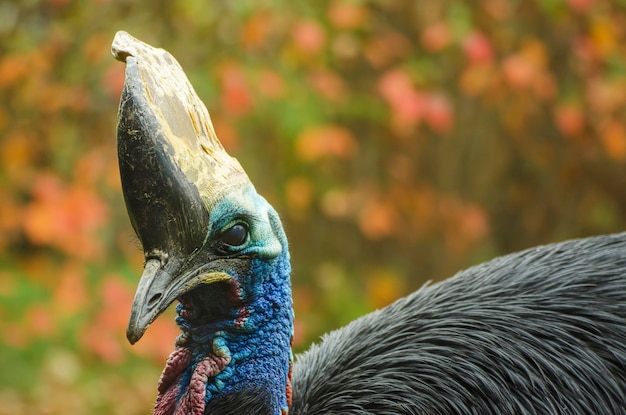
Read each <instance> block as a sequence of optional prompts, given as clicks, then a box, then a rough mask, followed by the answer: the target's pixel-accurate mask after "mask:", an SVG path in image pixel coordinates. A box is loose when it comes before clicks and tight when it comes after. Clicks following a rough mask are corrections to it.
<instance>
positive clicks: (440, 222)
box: [0, 0, 626, 415]
mask: <svg viewBox="0 0 626 415" xmlns="http://www.w3.org/2000/svg"><path fill="white" fill-rule="evenodd" d="M117 30H126V31H128V32H130V33H131V34H132V35H134V36H136V37H138V38H140V39H142V40H144V41H146V42H148V43H151V44H153V45H155V46H160V47H164V48H166V49H168V50H169V51H170V52H171V53H173V54H174V55H175V56H176V57H177V58H178V60H179V61H180V63H181V64H182V66H183V67H184V68H185V70H186V72H187V74H188V76H189V77H190V79H191V81H192V83H193V84H194V85H195V87H196V89H197V91H198V93H199V95H200V96H201V97H202V99H203V100H204V101H205V102H206V104H207V106H208V108H209V110H210V112H211V113H212V116H213V120H214V123H215V127H216V129H217V132H218V135H219V136H220V137H221V139H222V141H223V143H224V145H225V147H226V148H227V149H228V150H229V151H230V152H231V153H232V154H233V155H235V156H237V157H238V158H239V159H240V161H241V163H242V165H243V166H244V168H246V170H247V171H248V174H249V176H250V177H251V178H252V180H253V181H254V182H255V183H256V185H257V188H258V189H259V190H260V192H261V193H262V194H264V195H265V196H266V197H267V198H268V199H269V200H270V202H271V203H272V204H274V206H275V207H276V208H277V209H278V211H279V212H280V213H281V214H282V217H283V218H284V222H285V226H286V230H287V233H288V235H289V237H290V241H291V248H292V255H293V262H294V274H293V281H294V299H295V307H296V316H297V321H296V339H295V347H296V349H297V350H303V349H304V348H306V347H307V345H308V344H310V343H311V342H312V341H315V340H316V339H317V338H318V337H319V335H320V334H321V333H323V332H325V331H327V330H330V329H332V328H335V327H338V326H340V325H342V324H344V323H346V322H347V321H350V320H352V319H353V318H355V317H357V316H359V315H361V314H363V313H365V312H367V311H368V310H372V309H374V308H377V307H381V306H384V305H386V304H388V303H390V302H391V301H393V300H394V299H396V298H398V297H400V296H402V295H405V294H407V293H408V292H410V291H412V290H414V289H416V288H418V287H419V286H420V285H421V284H423V283H424V282H425V281H427V280H434V281H436V280H440V279H443V278H446V277H448V276H450V275H452V274H454V273H455V272H456V271H458V270H460V269H462V268H465V267H467V266H469V265H472V264H476V263H478V262H481V261H484V260H487V259H489V258H492V257H494V256H496V255H500V254H503V253H508V252H512V251H515V250H520V249H523V248H527V247H530V246H533V245H536V244H542V243H548V242H551V241H558V240H563V239H568V238H573V237H582V236H587V235H592V234H599V233H608V232H617V231H620V230H624V229H626V217H625V214H624V212H625V211H626V171H625V170H624V167H625V162H626V117H625V115H626V113H625V108H626V1H624V0H612V1H609V0H526V1H515V0H466V1H462V0H423V1H416V0H377V1H374V0H372V1H357V0H353V1H350V0H331V1H329V0H316V1H308V2H307V1H294V0H237V1H233V0H160V1H152V2H148V1H138V0H117V1H114V0H91V1H78V0H20V1H14V0H8V1H6V0H0V265H1V266H0V368H1V370H0V414H11V415H19V414H67V413H71V414H75V415H80V414H96V415H98V414H125V415H134V414H147V413H149V411H150V408H151V405H152V402H153V399H154V397H155V395H156V381H157V378H158V375H159V373H160V370H161V367H162V365H163V363H164V360H165V358H166V356H167V354H168V353H169V351H170V350H171V349H172V346H173V340H174V338H175V336H176V335H177V329H176V327H175V325H174V323H173V319H172V318H171V317H172V314H171V312H170V314H169V315H168V316H165V318H162V319H160V320H159V321H158V322H157V323H155V324H154V325H153V326H152V327H151V328H150V330H149V331H148V332H147V334H146V336H145V338H144V339H143V340H142V341H141V342H140V343H139V344H138V345H137V346H134V347H130V346H129V345H128V344H127V342H126V340H125V337H124V333H125V326H126V322H127V318H128V312H129V308H130V303H131V299H132V296H133V292H134V287H135V284H136V282H137V281H138V278H139V275H140V272H141V265H142V255H141V250H140V247H139V246H138V245H137V243H136V241H134V239H133V237H132V230H131V228H130V226H129V222H128V219H127V217H126V212H125V208H124V205H123V200H122V196H121V188H120V181H119V176H118V171H117V160H116V144H115V125H116V112H117V105H118V100H119V96H120V92H121V87H122V83H123V76H124V65H123V64H122V63H119V62H116V61H114V60H113V58H112V57H111V55H110V52H109V50H110V44H111V41H112V39H113V36H114V34H115V32H116V31H117Z"/></svg>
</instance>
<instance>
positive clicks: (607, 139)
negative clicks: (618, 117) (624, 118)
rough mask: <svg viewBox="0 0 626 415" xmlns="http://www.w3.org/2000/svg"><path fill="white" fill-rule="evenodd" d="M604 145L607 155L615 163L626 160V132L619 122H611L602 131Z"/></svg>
mask: <svg viewBox="0 0 626 415" xmlns="http://www.w3.org/2000/svg"><path fill="white" fill-rule="evenodd" d="M602 144H603V145H604V151H605V152H606V154H607V155H608V156H609V157H610V158H612V159H613V160H615V161H624V160H626V131H624V125H623V124H622V123H621V122H618V121H610V122H608V123H607V124H606V126H605V127H604V128H603V131H602Z"/></svg>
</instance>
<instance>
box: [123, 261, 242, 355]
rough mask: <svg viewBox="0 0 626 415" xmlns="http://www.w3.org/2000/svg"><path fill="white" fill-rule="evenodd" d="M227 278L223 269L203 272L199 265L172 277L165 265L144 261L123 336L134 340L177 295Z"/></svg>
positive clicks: (131, 342) (133, 342)
mask: <svg viewBox="0 0 626 415" xmlns="http://www.w3.org/2000/svg"><path fill="white" fill-rule="evenodd" d="M230 279H231V277H230V275H228V274H227V273H225V272H220V271H210V272H206V271H204V272H203V271H202V270H201V269H200V270H198V271H196V272H192V273H189V274H187V275H184V276H182V277H181V278H173V276H172V274H171V273H170V272H168V270H167V269H163V268H162V267H161V263H160V261H159V260H156V259H151V260H149V261H147V262H146V265H145V266H144V270H143V274H142V275H141V280H139V285H138V286H137V291H136V292H135V299H134V300H133V305H132V308H131V312H130V320H129V322H128V327H127V328H126V338H127V339H128V341H129V342H130V344H135V343H137V342H138V341H139V339H141V337H143V334H144V333H145V332H146V330H147V328H148V326H149V325H150V324H152V322H153V321H154V320H156V318H157V317H158V316H159V315H160V314H161V313H162V312H163V311H165V310H166V309H167V307H169V305H170V304H172V302H174V300H176V298H178V297H179V296H180V295H182V294H184V293H186V292H188V291H190V290H192V289H194V288H196V287H198V286H200V285H203V284H211V283H215V282H220V281H229V280H230Z"/></svg>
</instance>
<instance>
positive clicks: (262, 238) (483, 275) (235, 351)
mask: <svg viewBox="0 0 626 415" xmlns="http://www.w3.org/2000/svg"><path fill="white" fill-rule="evenodd" d="M113 54H114V55H115V57H116V58H117V59H119V60H123V61H125V62H126V80H125V84H124V91H123V93H122V98H121V103H120V109H119V124H118V151H119V167H120V174H121V180H122V186H123V194H124V199H125V203H126V206H127V210H128V214H129V217H130V220H131V223H132V226H133V228H134V230H135V232H136V233H137V235H138V237H139V239H140V241H141V244H142V246H143V250H144V254H145V266H144V271H143V275H142V277H141V280H140V282H139V286H138V288H137V292H136V295H135V298H134V302H133V305H132V310H131V316H130V321H129V324H128V330H127V337H128V339H129V341H130V342H131V343H135V342H136V341H138V340H139V339H140V338H141V337H142V335H143V333H144V332H145V330H146V328H147V327H148V326H149V325H150V323H152V322H153V321H154V320H155V319H156V318H157V317H158V316H159V314H161V312H163V310H165V309H166V308H167V307H168V306H169V305H170V304H171V303H173V302H174V301H176V300H178V302H179V304H178V306H177V308H176V310H177V313H178V314H177V318H176V320H177V323H178V325H179V326H180V328H181V331H182V334H181V335H180V336H179V337H178V338H177V339H176V343H175V349H174V351H173V352H172V354H171V355H170V357H169V359H168V361H167V363H166V365H165V369H164V370H163V374H162V375H161V379H160V380H159V383H158V386H157V389H158V396H157V399H156V403H155V406H154V414H156V415H170V414H194V415H201V414H221V415H225V414H267V415H278V414H287V413H291V414H296V415H300V414H355V415H356V414H359V415H365V414H572V415H579V414H594V415H598V414H624V413H626V275H625V272H626V234H618V235H610V236H600V237H595V238H589V239H581V240H574V241H568V242H563V243H559V244H554V245H547V246H542V247H537V248H533V249H529V250H526V251H524V252H520V253H517V254H512V255H508V256H504V257H501V258H497V259H494V260H492V261H490V262H487V263H485V264H482V265H478V266H475V267H473V268H470V269H468V270H465V271H463V272H460V273H459V274H458V275H456V276H454V277H452V278H450V279H448V280H446V281H444V282H441V283H438V284H433V285H429V286H426V287H424V288H422V289H420V290H419V291H417V292H415V293H413V294H411V295H409V296H408V297H406V298H403V299H400V300H398V301H397V302H395V303H394V304H392V305H390V306H388V307H386V308H384V309H381V310H378V311H375V312H373V313H371V314H368V315H366V316H364V317H362V318H360V319H357V320H356V321H353V322H352V323H350V324H348V325H347V326H346V327H343V328H341V329H339V330H336V331H334V332H332V333H329V334H328V335H326V336H325V337H324V338H323V339H322V341H321V342H320V343H319V344H316V345H313V346H312V347H311V349H310V350H309V351H307V352H306V353H304V354H303V355H301V356H298V358H297V359H296V360H295V363H294V361H293V359H292V353H291V340H292V336H293V311H292V299H291V290H290V262H289V251H288V245H287V239H286V237H285V233H284V231H283V228H282V225H281V222H280V219H279V217H278V215H277V214H276V212H275V210H274V209H273V208H272V207H271V206H270V205H269V204H268V202H267V201H265V199H263V197H261V196H260V195H259V194H258V193H257V192H256V190H255V188H254V187H253V185H252V183H251V182H250V180H249V179H248V177H247V176H246V174H245V173H244V171H243V169H242V168H241V166H240V164H239V163H238V162H237V160H235V159H234V158H232V157H230V156H229V155H228V154H227V153H226V152H225V151H224V149H223V148H222V146H221V144H220V143H219V141H218V139H217V137H216V135H215V132H214V130H213V127H212V125H211V121H210V118H209V114H208V112H207V110H206V107H205V106H204V104H203V103H202V102H201V101H200V100H199V99H198V97H197V95H196V93H195V92H194V90H193V88H192V86H191V85H190V83H189V81H188V80H187V78H186V77H185V75H184V73H183V71H182V69H181V68H180V66H179V64H178V63H177V62H176V60H175V59H174V58H173V57H172V56H171V55H169V54H168V53H167V52H166V51H164V50H161V49H155V48H152V47H150V46H149V45H146V44H145V43H142V42H140V41H138V40H136V39H134V38H132V37H131V36H129V35H128V34H126V33H124V32H120V33H118V34H117V35H116V37H115V40H114V43H113Z"/></svg>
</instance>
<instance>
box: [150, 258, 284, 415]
mask: <svg viewBox="0 0 626 415" xmlns="http://www.w3.org/2000/svg"><path fill="white" fill-rule="evenodd" d="M289 274H290V265H289V258H288V254H284V255H282V256H281V257H279V258H276V259H275V260H273V261H271V262H265V261H261V260H256V259H255V260H253V261H252V263H251V267H250V271H249V272H248V273H247V275H240V276H238V280H239V281H241V282H240V284H238V285H237V286H233V287H230V289H229V290H228V291H229V292H228V293H226V295H225V296H223V297H225V298H226V300H224V298H221V299H218V298H207V301H208V302H212V301H230V304H232V306H231V308H230V312H229V313H226V314H224V315H222V316H221V317H220V318H219V319H218V320H217V321H216V320H211V321H210V322H206V321H204V322H201V323H199V321H202V319H198V318H197V317H198V316H193V317H194V318H190V316H189V315H188V314H187V313H188V311H189V310H187V309H186V307H185V304H184V303H181V304H179V306H178V308H177V311H178V317H177V323H178V324H179V326H180V327H181V329H182V331H183V333H182V334H181V336H180V337H179V339H178V340H177V347H176V349H175V350H174V352H172V354H171V355H170V357H169V359H168V362H167V364H166V367H165V369H164V370H163V374H162V375H161V379H160V381H159V386H158V388H159V396H158V398H157V402H156V404H155V409H154V414H155V415H170V414H179V413H184V414H194V415H195V414H197V415H201V414H204V413H231V411H232V413H259V414H261V413H263V414H268V415H280V414H286V413H287V412H288V408H289V405H290V404H291V402H290V400H291V366H292V354H291V340H292V337H293V310H292V300H291V287H290V280H289ZM229 297H230V299H228V298H229ZM233 297H235V298H236V301H232V298H233ZM243 406H247V408H245V407H243ZM205 410H206V412H205Z"/></svg>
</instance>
